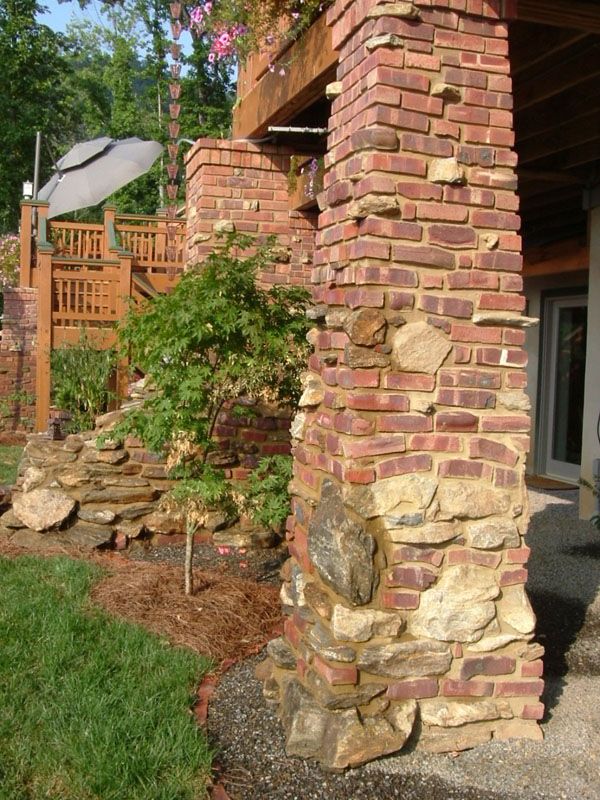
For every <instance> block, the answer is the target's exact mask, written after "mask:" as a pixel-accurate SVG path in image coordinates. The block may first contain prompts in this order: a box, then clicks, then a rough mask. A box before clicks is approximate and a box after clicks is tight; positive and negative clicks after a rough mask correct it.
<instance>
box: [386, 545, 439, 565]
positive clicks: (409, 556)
mask: <svg viewBox="0 0 600 800" xmlns="http://www.w3.org/2000/svg"><path fill="white" fill-rule="evenodd" d="M443 560H444V553H443V552H442V551H441V550H434V549H433V548H431V547H415V546H410V545H403V546H402V547H397V548H396V549H394V550H392V553H391V557H390V561H391V562H392V563H397V562H400V563H402V562H404V561H423V562H424V563H426V564H433V566H434V567H439V566H440V564H441V563H442V561H443Z"/></svg>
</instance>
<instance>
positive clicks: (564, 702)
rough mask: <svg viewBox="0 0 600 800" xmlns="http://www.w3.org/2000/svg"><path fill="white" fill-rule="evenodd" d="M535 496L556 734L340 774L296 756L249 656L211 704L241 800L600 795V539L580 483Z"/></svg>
mask: <svg viewBox="0 0 600 800" xmlns="http://www.w3.org/2000/svg"><path fill="white" fill-rule="evenodd" d="M530 500H531V510H532V523H531V528H530V533H529V537H528V543H529V545H530V547H531V548H532V557H531V560H530V565H529V566H530V581H529V584H528V586H529V589H530V592H531V595H532V601H533V603H534V606H535V608H536V612H537V614H538V622H539V628H538V629H539V635H538V639H539V641H541V642H542V643H544V644H545V646H546V648H547V658H546V682H547V688H546V693H545V696H544V698H543V699H544V701H545V702H546V705H547V715H546V719H545V720H544V723H543V728H544V732H545V736H546V738H545V741H544V742H530V741H512V742H490V743H489V744H486V745H483V746H481V747H478V748H476V749H475V750H471V751H468V752H466V753H462V754H460V755H459V756H457V757H454V758H453V757H450V756H447V755H430V754H424V753H421V752H405V753H403V754H402V755H399V756H393V757H388V758H385V759H381V760H380V761H377V762H373V763H371V764H368V765H366V766H364V767H361V768H359V769H356V770H352V771H349V772H347V773H345V774H342V775H330V774H327V773H324V772H323V771H322V770H321V769H320V768H319V767H318V766H317V765H316V764H314V763H310V762H306V761H302V760H299V759H290V758H287V757H286V756H285V753H284V751H283V739H282V735H281V728H280V725H279V722H278V720H277V718H276V716H275V713H274V711H273V710H271V709H269V708H267V707H266V706H265V704H264V702H263V699H262V693H261V687H260V684H259V682H258V681H257V680H256V678H255V677H254V666H255V663H256V662H257V659H250V660H248V661H246V662H244V663H242V664H239V665H238V666H236V667H234V668H233V669H232V670H230V672H228V673H227V674H226V675H225V676H224V678H223V679H222V681H221V683H220V685H219V687H218V690H217V693H216V694H215V697H214V699H213V701H212V702H211V706H210V712H209V729H210V732H211V735H212V737H213V739H214V740H215V743H216V745H217V747H218V748H219V751H220V755H219V758H220V762H221V764H222V767H223V770H224V777H223V783H224V785H225V788H226V789H227V791H228V792H229V794H230V796H231V798H232V800H259V799H260V800H263V798H264V800H296V799H297V800H394V799H395V798H402V800H438V799H439V800H517V798H519V800H523V798H524V797H525V798H527V800H562V799H563V798H565V800H567V799H568V800H575V799H577V800H600V594H599V586H600V570H599V566H600V564H599V559H600V536H599V535H598V532H597V531H595V530H594V529H593V528H592V526H591V525H590V524H589V523H585V522H580V521H579V520H578V519H577V507H576V502H577V492H576V491H563V492H543V491H531V492H530ZM258 660H260V658H259V659H258Z"/></svg>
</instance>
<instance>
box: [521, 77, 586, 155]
mask: <svg viewBox="0 0 600 800" xmlns="http://www.w3.org/2000/svg"><path fill="white" fill-rule="evenodd" d="M595 109H600V85H599V82H598V79H597V78H592V80H591V81H588V80H586V81H584V82H583V83H580V84H579V85H578V86H575V87H574V88H573V89H571V91H570V92H567V94H565V95H557V96H556V97H552V98H550V99H549V100H547V101H546V102H545V103H544V105H543V106H542V107H541V108H540V107H539V106H532V107H531V108H527V109H524V110H523V111H519V110H518V109H517V110H516V113H515V131H516V135H517V142H518V143H520V142H523V141H525V140H526V139H531V138H533V137H537V136H543V135H544V134H545V133H546V132H547V131H549V130H553V129H554V128H555V127H556V125H557V124H560V121H561V120H562V121H564V122H573V120H576V119H579V118H581V117H584V116H585V115H586V114H590V113H591V112H592V111H594V110H595ZM517 146H518V145H517Z"/></svg>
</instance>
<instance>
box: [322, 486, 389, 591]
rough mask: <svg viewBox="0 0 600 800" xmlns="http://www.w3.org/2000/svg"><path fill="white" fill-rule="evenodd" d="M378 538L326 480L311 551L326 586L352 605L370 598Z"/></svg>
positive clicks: (374, 573) (337, 490) (336, 489)
mask: <svg viewBox="0 0 600 800" xmlns="http://www.w3.org/2000/svg"><path fill="white" fill-rule="evenodd" d="M374 553H375V541H374V539H373V537H372V536H370V535H369V534H367V533H366V532H365V530H364V528H363V527H362V525H360V524H359V523H357V522H354V521H353V520H351V519H350V518H349V516H348V514H347V512H346V510H345V509H344V506H343V503H342V495H341V492H340V490H339V488H338V487H337V486H336V485H335V484H334V483H333V482H332V481H325V482H324V484H323V490H322V494H321V500H320V502H319V505H318V506H317V510H316V512H315V514H314V515H313V517H312V519H311V521H310V524H309V528H308V554H309V557H310V559H311V561H312V563H313V564H314V565H315V568H316V569H317V572H318V573H319V576H320V577H321V579H322V580H323V582H324V583H325V584H327V586H329V587H331V588H332V589H333V590H334V591H335V592H336V593H337V594H339V595H340V596H341V597H343V598H345V599H346V600H347V601H348V602H350V603H352V605H364V604H365V603H368V602H369V601H370V600H371V596H372V594H373V589H374V586H375V578H376V571H375V567H374V564H373V555H374Z"/></svg>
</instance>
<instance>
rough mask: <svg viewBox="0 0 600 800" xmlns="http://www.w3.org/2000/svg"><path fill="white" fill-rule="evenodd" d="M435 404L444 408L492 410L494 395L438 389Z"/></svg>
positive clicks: (475, 390)
mask: <svg viewBox="0 0 600 800" xmlns="http://www.w3.org/2000/svg"><path fill="white" fill-rule="evenodd" d="M437 402H438V403H439V404H440V405H444V406H459V408H494V406H495V405H496V395H495V394H494V392H486V391H484V390H478V389H439V390H438V393H437Z"/></svg>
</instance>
